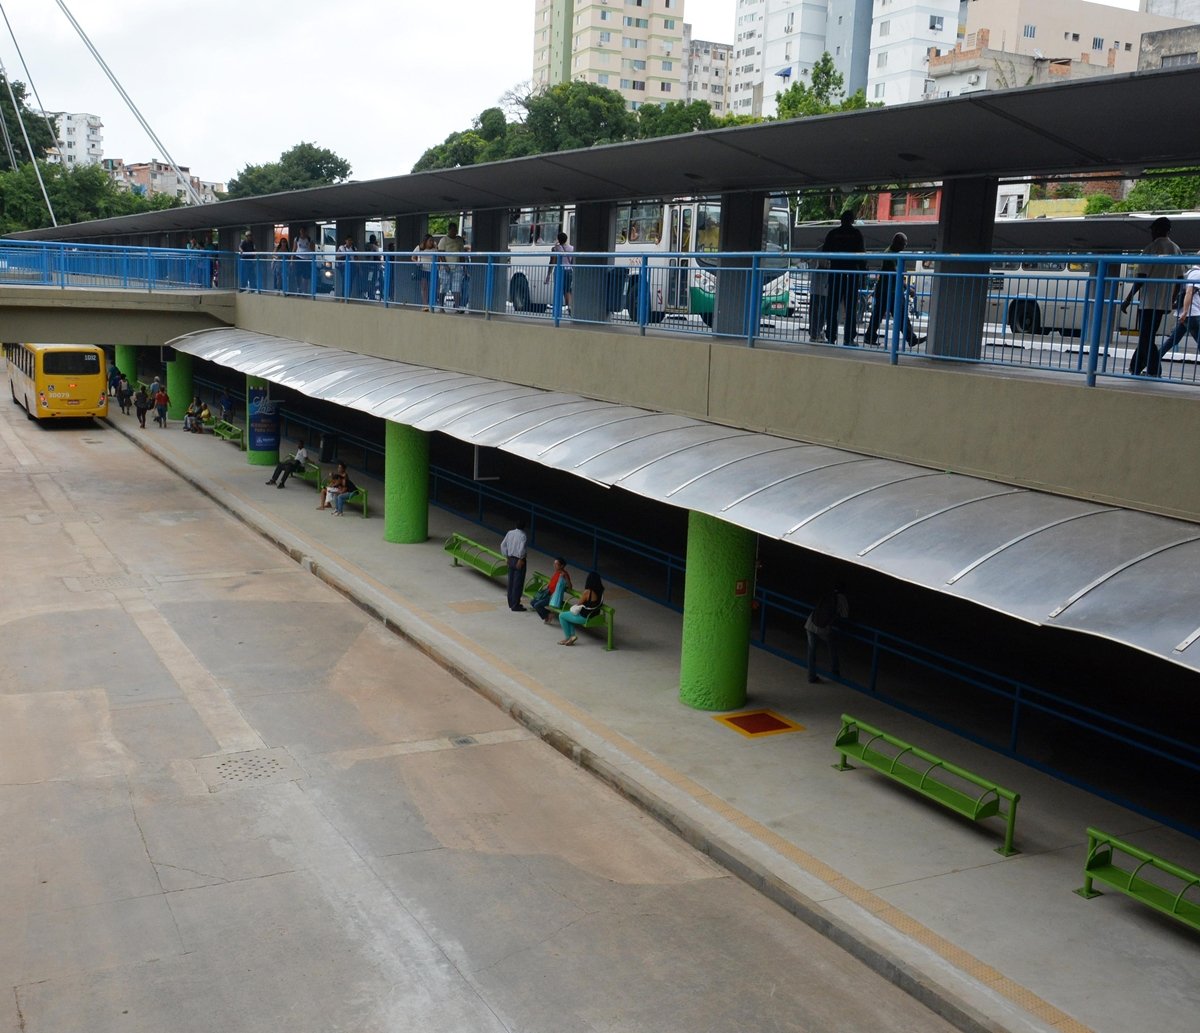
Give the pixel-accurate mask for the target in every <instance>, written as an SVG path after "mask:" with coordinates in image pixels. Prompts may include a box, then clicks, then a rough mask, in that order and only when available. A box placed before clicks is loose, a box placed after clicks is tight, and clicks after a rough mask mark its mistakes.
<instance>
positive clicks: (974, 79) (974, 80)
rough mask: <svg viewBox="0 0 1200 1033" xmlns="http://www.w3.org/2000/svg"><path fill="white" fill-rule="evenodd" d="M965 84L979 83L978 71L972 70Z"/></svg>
mask: <svg viewBox="0 0 1200 1033" xmlns="http://www.w3.org/2000/svg"><path fill="white" fill-rule="evenodd" d="M967 85H968V86H978V85H979V73H978V72H972V73H971V74H970V75H968V76H967Z"/></svg>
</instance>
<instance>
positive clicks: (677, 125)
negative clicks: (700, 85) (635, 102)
mask: <svg viewBox="0 0 1200 1033" xmlns="http://www.w3.org/2000/svg"><path fill="white" fill-rule="evenodd" d="M716 128H717V118H716V116H715V115H714V114H713V113H712V108H710V107H709V106H708V101H704V100H694V101H692V102H691V103H687V104H685V103H684V102H683V101H681V100H673V101H671V102H670V103H669V104H664V105H662V106H661V107H660V106H659V105H657V104H643V105H642V106H641V107H640V108H638V111H637V135H638V137H639V138H640V139H643V140H648V139H650V138H652V137H655V136H677V135H679V134H681V133H694V132H697V131H699V130H702V129H716Z"/></svg>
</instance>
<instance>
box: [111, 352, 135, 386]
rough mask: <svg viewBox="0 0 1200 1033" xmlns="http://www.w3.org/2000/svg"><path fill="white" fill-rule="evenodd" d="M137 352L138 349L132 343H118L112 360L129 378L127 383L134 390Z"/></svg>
mask: <svg viewBox="0 0 1200 1033" xmlns="http://www.w3.org/2000/svg"><path fill="white" fill-rule="evenodd" d="M137 354H138V350H137V348H135V347H134V346H133V345H132V344H118V345H117V346H116V355H115V357H114V360H113V361H114V362H116V364H117V369H119V370H120V371H121V372H122V373H124V374H125V376H127V377H128V378H129V384H130V386H131V387H132V388H133V389H134V390H135V391H136V390H137V378H138V374H137Z"/></svg>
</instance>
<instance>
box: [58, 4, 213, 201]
mask: <svg viewBox="0 0 1200 1033" xmlns="http://www.w3.org/2000/svg"><path fill="white" fill-rule="evenodd" d="M57 3H58V6H59V8H60V9H61V10H62V13H63V14H65V15H66V16H67V21H69V22H70V23H71V25H72V26H73V27H74V29H75V31H76V32H77V33H79V38H80V39H81V40H83V45H84V46H85V47H87V48H88V50H89V51H91V54H92V57H94V58H95V59H96V63H97V64H98V65H99V66H100V68H101V69H102V70H103V71H104V74H105V75H107V76H108V81H109V82H111V83H112V84H113V86H114V88H115V89H116V91H117V92H118V93H119V94H120V95H121V99H122V100H124V101H125V104H126V105H127V106H128V108H129V110H130V111H131V112H132V113H133V117H134V118H136V119H137V120H138V123H139V124H140V125H141V127H142V128H143V129H144V130H146V135H147V136H149V137H150V139H151V141H152V142H153V143H154V146H155V147H157V148H158V149H159V150H160V151H161V152H162V155H163V157H164V158H166V159H167V164H168V165H170V166H171V168H172V170H173V171H174V172H175V175H176V176H177V177H178V179H179V180H180V181H182V183H183V185H184V186H186V187H187V191H188V193H189V194H190V195H191V197H192V203H193V204H203V202H202V201H201V200H200V195H199V194H198V193H197V192H196V188H195V187H194V186H192V177H191V176H185V175H184V174H183V172H182V171H181V170H180V168H179V166H178V164H176V162H175V159H174V158H172V157H171V152H170V151H168V150H167V149H166V147H164V146H163V142H162V141H161V140H160V139H159V138H158V136H157V135H156V134H155V132H154V130H153V129H151V128H150V123H149V122H147V121H146V120H145V118H143V117H142V113H141V112H140V111H139V110H138V108H137V105H136V104H134V102H133V99H132V98H131V97H130V96H129V94H128V93H126V92H125V87H124V86H122V85H121V83H120V80H118V79H117V77H116V76H115V75H114V74H113V72H112V69H111V68H109V67H108V65H107V64H106V63H105V61H104V58H102V57H101V56H100V51H98V50H97V49H96V48H95V46H93V44H92V41H91V40H90V39H88V35H87V33H86V32H84V31H83V27H82V26H81V25H80V24H79V22H77V21H76V20H75V16H74V15H73V14H72V13H71V11H70V9H69V8H68V7H67V4H66V0H57Z"/></svg>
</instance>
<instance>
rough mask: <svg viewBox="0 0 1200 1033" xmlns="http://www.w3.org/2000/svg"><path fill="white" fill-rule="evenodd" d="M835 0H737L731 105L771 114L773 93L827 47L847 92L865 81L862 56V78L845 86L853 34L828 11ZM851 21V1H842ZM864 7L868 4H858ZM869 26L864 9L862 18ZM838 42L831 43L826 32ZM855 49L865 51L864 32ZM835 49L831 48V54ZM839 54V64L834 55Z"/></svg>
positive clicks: (752, 112) (810, 65)
mask: <svg viewBox="0 0 1200 1033" xmlns="http://www.w3.org/2000/svg"><path fill="white" fill-rule="evenodd" d="M836 6H838V5H837V2H836V0H834V2H828V0H737V7H736V9H735V12H734V51H733V107H732V110H733V112H734V113H735V114H738V115H760V116H766V117H770V116H772V115H774V114H775V112H776V106H775V98H776V95H777V94H778V93H780V92H781V91H783V90H786V89H787V88H788V87H789V86H791V85H792V84H793V83H794V82H797V81H798V80H799V79H800V78H801V77H802V76H805V75H807V74H808V73H810V72H811V71H812V68H813V65H815V64H816V63H817V61H819V60H820V58H821V55H822V54H824V53H825V52H826V51H827V50H828V51H829V52H830V54H831V55H834V62H835V66H836V67H837V69H838V71H839V72H840V73H841V75H842V78H843V80H844V84H845V87H846V92H847V93H848V94H849V93H853V92H855V90H858V89H860V88H861V87H862V86H863V85H864V84H865V83H866V78H865V68H866V62H865V59H864V60H863V61H862V62H861V63H862V66H863V69H864V74H863V75H862V76H860V78H861V79H862V82H860V83H858V84H857V85H851V83H850V80H849V79H848V77H847V71H848V64H849V61H850V56H851V52H852V50H853V43H854V39H853V38H852V36H851V35H850V31H849V28H846V29H843V25H844V24H845V19H844V18H842V19H841V20H840V21H839V20H838V17H837V16H835V15H834V8H835V7H836ZM842 6H844V7H846V8H847V13H849V14H850V15H851V21H852V22H853V21H854V18H855V17H856V7H855V5H854V4H853V3H852V2H846V3H843V4H842ZM858 7H859V8H863V7H865V8H867V9H868V10H869V8H870V4H859V5H858ZM863 24H866V25H868V26H869V24H870V17H869V14H868V16H867V18H866V20H865V21H864V22H863ZM831 34H833V35H834V36H835V37H836V38H837V39H839V40H840V39H842V37H843V36H844V37H845V39H844V43H831V42H830V35H831ZM860 36H861V37H862V38H861V39H860V40H859V41H858V42H859V44H860V47H859V52H861V53H864V54H865V49H864V48H865V47H867V46H869V42H870V37H869V34H868V35H862V34H861V33H860ZM835 50H836V51H837V53H836V54H835ZM839 56H842V57H843V63H844V64H846V66H847V67H846V68H843V67H842V65H841V64H839V63H838V57H839Z"/></svg>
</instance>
